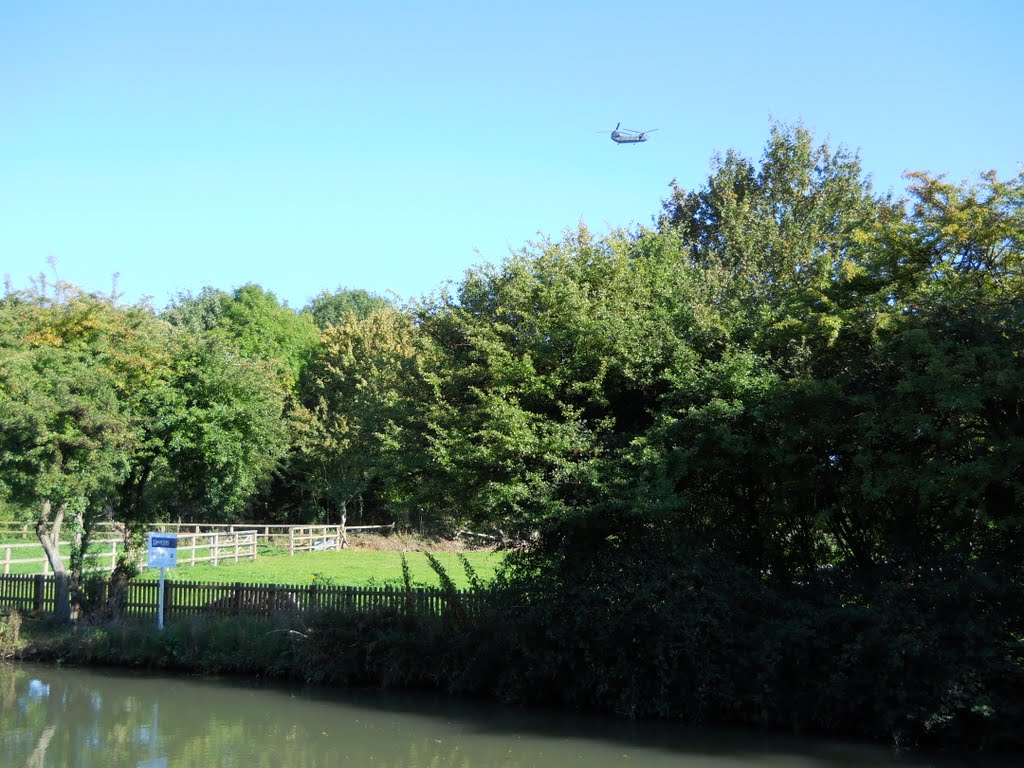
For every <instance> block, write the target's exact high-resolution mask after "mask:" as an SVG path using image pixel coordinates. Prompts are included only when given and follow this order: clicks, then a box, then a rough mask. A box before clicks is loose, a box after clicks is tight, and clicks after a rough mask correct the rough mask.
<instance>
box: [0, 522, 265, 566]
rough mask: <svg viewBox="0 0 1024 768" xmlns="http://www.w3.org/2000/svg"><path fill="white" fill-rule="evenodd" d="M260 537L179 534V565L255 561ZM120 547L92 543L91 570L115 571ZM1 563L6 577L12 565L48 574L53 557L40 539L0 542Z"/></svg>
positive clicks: (88, 555) (117, 542) (252, 534)
mask: <svg viewBox="0 0 1024 768" xmlns="http://www.w3.org/2000/svg"><path fill="white" fill-rule="evenodd" d="M256 538H257V534H256V532H255V531H237V532H235V533H179V534H178V564H179V565H195V564H196V563H211V564H212V565H220V564H221V563H225V562H233V563H237V562H238V561H239V560H241V559H246V560H255V559H256V554H257V547H256ZM67 547H68V543H67V542H61V548H62V551H66V550H67ZM119 550H124V542H123V541H120V540H118V539H109V540H104V541H93V542H91V543H90V545H89V551H88V552H87V553H86V560H87V563H88V565H87V567H88V568H89V569H91V570H105V571H112V570H114V567H115V566H116V565H117V553H118V551H119ZM140 556H141V557H143V558H144V557H145V556H146V553H145V552H141V553H140ZM0 564H2V566H3V575H4V576H7V575H10V573H11V566H17V565H33V564H38V565H39V566H40V567H41V568H42V571H43V575H44V576H45V575H47V574H49V572H50V563H49V560H47V559H46V555H45V554H44V553H43V551H42V547H41V546H40V544H39V542H38V541H37V542H29V543H20V544H11V543H0ZM33 570H34V569H33Z"/></svg>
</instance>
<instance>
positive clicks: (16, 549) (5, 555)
mask: <svg viewBox="0 0 1024 768" xmlns="http://www.w3.org/2000/svg"><path fill="white" fill-rule="evenodd" d="M67 547H68V544H67V542H61V548H62V550H64V549H67ZM97 547H99V549H97ZM119 547H120V548H122V549H123V548H124V544H123V542H121V541H118V540H117V539H110V540H108V541H94V542H92V543H91V544H90V545H89V551H88V552H86V554H85V559H86V561H87V563H88V564H87V566H86V567H87V568H89V569H94V570H107V571H112V570H114V567H115V566H116V565H117V550H118V548H119ZM25 555H33V556H32V557H25ZM0 563H2V564H3V575H4V576H7V575H9V574H10V572H11V566H13V565H33V564H36V563H38V564H40V565H41V566H42V569H43V574H44V575H46V574H48V573H49V572H50V561H49V560H47V559H46V555H45V554H44V553H43V551H42V547H41V546H40V544H39V542H30V543H24V544H10V543H6V544H0Z"/></svg>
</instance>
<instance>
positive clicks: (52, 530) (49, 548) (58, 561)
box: [36, 499, 71, 624]
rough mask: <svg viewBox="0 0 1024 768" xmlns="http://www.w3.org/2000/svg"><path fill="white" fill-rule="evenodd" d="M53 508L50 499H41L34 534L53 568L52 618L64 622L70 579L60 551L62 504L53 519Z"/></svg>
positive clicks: (68, 619)
mask: <svg viewBox="0 0 1024 768" xmlns="http://www.w3.org/2000/svg"><path fill="white" fill-rule="evenodd" d="M52 511H53V509H52V506H51V504H50V500H49V499H46V500H45V501H43V504H42V507H41V508H40V510H39V518H38V519H37V520H36V536H38V537H39V543H40V544H42V545H43V552H45V553H46V559H47V560H48V561H49V563H50V568H51V570H53V584H54V589H53V601H54V602H53V618H54V619H56V620H57V621H60V622H64V623H68V624H69V623H71V579H70V578H69V576H68V568H67V565H66V564H65V563H64V557H63V556H62V555H61V553H60V528H61V526H62V525H63V524H64V505H63V504H62V505H61V506H59V507H58V508H57V512H56V514H54V516H53V521H52V522H51V521H50V514H51V513H52Z"/></svg>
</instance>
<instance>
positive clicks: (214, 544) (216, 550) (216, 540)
mask: <svg viewBox="0 0 1024 768" xmlns="http://www.w3.org/2000/svg"><path fill="white" fill-rule="evenodd" d="M210 541H211V542H212V544H211V547H212V548H213V564H214V565H217V564H218V560H217V556H218V555H219V554H220V547H219V544H220V534H219V533H214V534H213V535H212V538H211V539H210Z"/></svg>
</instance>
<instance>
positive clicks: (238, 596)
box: [233, 581, 242, 616]
mask: <svg viewBox="0 0 1024 768" xmlns="http://www.w3.org/2000/svg"><path fill="white" fill-rule="evenodd" d="M233 602H234V604H235V615H236V616H237V615H238V614H240V613H241V612H242V582H240V581H236V582H235V594H234V596H233Z"/></svg>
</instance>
